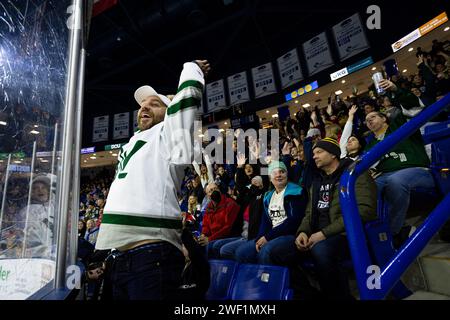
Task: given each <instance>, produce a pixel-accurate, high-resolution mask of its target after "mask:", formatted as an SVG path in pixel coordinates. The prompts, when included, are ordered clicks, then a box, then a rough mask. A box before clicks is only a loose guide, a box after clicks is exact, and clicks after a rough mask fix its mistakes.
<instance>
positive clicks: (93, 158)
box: [89, 157, 97, 160]
mask: <svg viewBox="0 0 450 320" xmlns="http://www.w3.org/2000/svg"><path fill="white" fill-rule="evenodd" d="M89 158H90V159H92V160H95V159H97V157H89Z"/></svg>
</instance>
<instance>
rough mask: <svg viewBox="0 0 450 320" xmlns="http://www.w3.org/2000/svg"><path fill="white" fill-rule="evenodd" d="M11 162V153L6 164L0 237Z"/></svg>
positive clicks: (0, 214)
mask: <svg viewBox="0 0 450 320" xmlns="http://www.w3.org/2000/svg"><path fill="white" fill-rule="evenodd" d="M10 164H11V153H10V154H9V155H8V164H7V165H6V176H5V187H4V188H3V197H2V210H1V211H0V237H1V235H2V227H3V213H4V212H5V203H6V191H7V189H8V179H9V165H10Z"/></svg>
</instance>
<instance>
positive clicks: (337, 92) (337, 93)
mask: <svg viewBox="0 0 450 320" xmlns="http://www.w3.org/2000/svg"><path fill="white" fill-rule="evenodd" d="M334 94H335V95H340V94H342V90H338V91H336V92H335V93H334Z"/></svg>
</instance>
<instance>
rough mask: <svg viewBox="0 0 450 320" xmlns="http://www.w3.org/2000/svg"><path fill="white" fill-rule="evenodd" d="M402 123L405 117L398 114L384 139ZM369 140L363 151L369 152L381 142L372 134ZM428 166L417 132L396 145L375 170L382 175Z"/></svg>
mask: <svg viewBox="0 0 450 320" xmlns="http://www.w3.org/2000/svg"><path fill="white" fill-rule="evenodd" d="M404 123H406V118H405V116H403V114H399V115H398V116H397V117H396V118H395V119H394V121H393V122H392V123H390V124H389V127H388V129H387V131H386V134H385V136H384V138H386V137H387V136H388V135H390V134H391V133H393V132H395V130H397V129H398V128H400V127H401V126H402V125H403V124H404ZM384 138H383V139H384ZM369 139H371V140H370V141H369V143H368V144H367V146H366V148H365V151H369V150H370V149H372V148H373V147H375V145H376V144H377V143H378V142H380V141H382V140H377V139H376V138H375V136H374V135H373V134H372V135H370V136H369ZM429 166H430V160H429V158H428V156H427V153H426V151H425V147H424V146H423V140H422V135H421V134H420V131H417V132H415V133H414V134H413V135H412V136H410V137H409V138H407V139H405V140H403V141H402V142H400V143H399V144H397V145H396V146H395V147H394V148H393V149H392V150H391V151H389V152H388V153H386V154H385V155H384V156H383V157H382V158H381V159H380V162H379V163H378V164H377V166H376V170H377V171H378V172H383V173H384V172H392V171H397V170H401V169H405V168H414V167H429Z"/></svg>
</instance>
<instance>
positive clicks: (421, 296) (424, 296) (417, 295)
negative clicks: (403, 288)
mask: <svg viewBox="0 0 450 320" xmlns="http://www.w3.org/2000/svg"><path fill="white" fill-rule="evenodd" d="M404 300H450V297H449V296H446V295H443V294H438V293H434V292H429V291H416V292H414V293H413V294H412V295H410V296H409V297H407V298H405V299H404Z"/></svg>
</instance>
